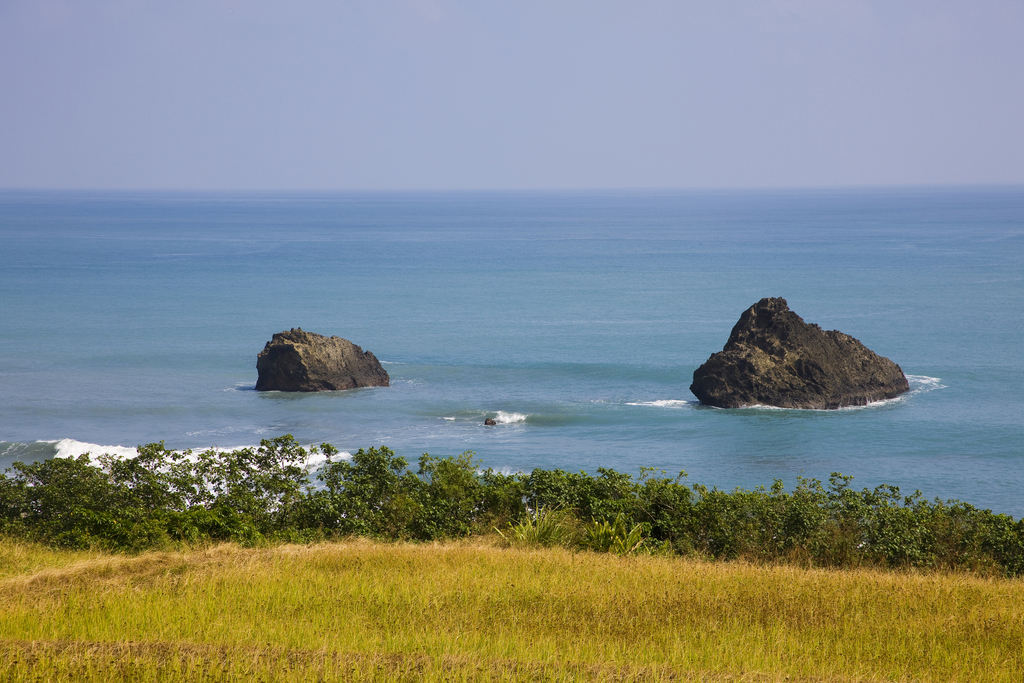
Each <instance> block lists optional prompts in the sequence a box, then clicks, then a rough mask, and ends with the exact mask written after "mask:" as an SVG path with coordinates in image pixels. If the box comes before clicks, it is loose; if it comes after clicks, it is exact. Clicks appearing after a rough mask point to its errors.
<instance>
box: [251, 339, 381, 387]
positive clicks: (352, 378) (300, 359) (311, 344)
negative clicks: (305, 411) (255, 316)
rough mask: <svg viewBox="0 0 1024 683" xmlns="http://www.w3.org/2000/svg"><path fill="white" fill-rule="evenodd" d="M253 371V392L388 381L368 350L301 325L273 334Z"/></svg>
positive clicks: (365, 385) (375, 384)
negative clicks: (306, 330) (254, 377)
mask: <svg viewBox="0 0 1024 683" xmlns="http://www.w3.org/2000/svg"><path fill="white" fill-rule="evenodd" d="M256 370H257V371H258V372H259V378H258V379H257V380H256V391H335V390H338V389H355V388H356V387H386V386H388V385H389V384H390V382H391V379H390V378H389V377H388V373H387V372H386V371H385V370H384V368H382V367H381V365H380V361H378V360H377V358H376V357H375V356H374V355H373V354H372V353H370V352H369V351H363V350H362V349H361V348H359V347H358V346H356V345H355V344H353V343H352V342H350V341H348V340H347V339H342V338H341V337H325V336H323V335H320V334H313V333H312V332H305V331H303V329H302V328H301V327H300V328H298V329H295V328H293V329H292V330H290V331H288V332H278V333H277V334H275V335H274V336H273V338H272V339H271V340H270V341H268V342H267V345H266V346H265V347H263V351H262V352H261V353H260V354H259V355H258V356H257V357H256Z"/></svg>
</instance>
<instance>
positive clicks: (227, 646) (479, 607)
mask: <svg viewBox="0 0 1024 683" xmlns="http://www.w3.org/2000/svg"><path fill="white" fill-rule="evenodd" d="M33 552H42V551H39V550H36V551H33ZM52 555H53V559H51V560H49V561H46V560H43V559H36V560H35V561H33V562H29V561H22V563H21V565H20V566H21V567H22V569H21V570H12V569H11V568H9V567H7V566H6V565H5V566H0V575H2V576H6V577H7V578H4V579H3V580H2V581H0V639H2V642H0V671H2V672H4V673H3V674H0V675H6V676H7V677H8V678H9V679H11V680H19V679H21V678H26V677H27V678H35V677H40V678H41V679H42V680H97V681H98V680H132V681H135V680H139V681H144V680H154V681H155V680H236V679H239V680H240V679H246V680H280V681H292V680H295V681H298V680H317V679H322V680H336V679H345V680H677V681H785V680H788V681H797V680H799V681H822V682H825V681H834V682H837V683H838V682H839V681H944V682H945V681H965V682H966V681H1008V682H1009V681H1013V682H1014V683H1019V682H1020V681H1022V680H1024V582H1022V581H1019V580H1015V581H1011V580H1005V579H982V578H977V577H973V576H969V575H958V574H920V573H892V572H879V571H823V570H803V569H797V568H793V567H757V566H751V565H745V564H716V563H704V562H696V561H688V560H681V559H676V558H661V557H626V558H620V557H616V556H613V555H604V554H595V553H574V552H570V551H566V550H561V549H551V550H524V549H503V548H498V547H495V546H494V545H491V544H489V543H488V542H486V541H477V542H467V543H450V544H444V545H411V544H409V545H403V544H376V543H371V542H366V541H355V542H350V543H337V544H324V545H315V546H280V547H276V548H268V549H258V550H245V549H241V548H238V547H235V546H217V547H213V548H209V549H205V550H199V551H195V552H188V553H173V552H163V553H149V554H145V555H142V556H139V557H134V558H129V557H121V556H101V555H93V556H67V557H65V560H64V562H61V561H59V558H60V557H63V556H61V555H60V554H59V553H52ZM6 557H7V555H4V554H2V553H0V559H3V558H6ZM15 569H17V568H15Z"/></svg>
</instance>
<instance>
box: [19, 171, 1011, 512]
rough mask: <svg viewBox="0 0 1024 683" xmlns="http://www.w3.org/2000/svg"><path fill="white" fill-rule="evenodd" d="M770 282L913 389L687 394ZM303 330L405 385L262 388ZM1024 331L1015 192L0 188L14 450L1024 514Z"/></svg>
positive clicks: (28, 454) (26, 454) (767, 292)
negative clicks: (275, 353)
mask: <svg viewBox="0 0 1024 683" xmlns="http://www.w3.org/2000/svg"><path fill="white" fill-rule="evenodd" d="M765 296H782V297H785V298H786V299H787V300H788V302H789V304H790V307H791V308H792V309H793V310H794V311H796V312H797V313H798V314H799V315H801V316H802V317H803V318H804V319H805V320H807V321H808V322H815V323H818V324H820V325H821V326H822V327H824V328H826V329H839V330H841V331H843V332H846V333H848V334H851V335H853V336H854V337H856V338H858V339H860V340H861V341H862V342H864V343H865V344H866V345H867V346H868V347H869V348H871V349H873V350H874V351H876V352H878V353H880V354H882V355H884V356H888V357H889V358H892V359H893V360H894V361H896V362H897V363H899V364H900V365H901V366H902V368H903V370H904V372H905V373H906V374H907V375H908V376H909V377H910V382H911V387H912V391H911V392H910V394H908V395H906V396H905V397H903V398H900V399H897V400H894V401H891V402H887V403H883V404H878V405H874V406H869V407H867V408H862V409H851V410H841V411H828V412H825V411H793V410H775V409H763V408H752V409H744V410H717V409H713V408H708V407H704V406H700V405H699V404H698V403H697V402H696V399H695V398H694V397H693V395H692V394H691V393H690V391H689V388H688V387H689V384H690V382H691V378H692V373H693V370H694V369H695V368H696V367H697V366H698V365H700V364H701V363H702V362H703V361H704V360H706V359H707V357H708V356H709V355H710V354H711V353H713V352H715V351H718V350H721V348H722V346H723V344H724V343H725V341H726V339H727V338H728V336H729V332H730V330H731V328H732V326H733V324H734V323H735V322H736V320H737V318H738V317H739V315H740V313H741V312H742V311H743V310H744V309H746V308H747V307H749V306H750V305H751V304H753V303H754V302H756V301H757V300H758V299H760V298H762V297H765ZM299 326H301V327H302V328H303V329H306V330H309V331H313V332H319V333H321V334H326V335H333V334H336V335H339V336H342V337H345V338H347V339H351V340H352V341H354V342H355V343H357V344H359V345H361V346H362V347H363V348H365V349H369V350H371V351H373V352H374V354H376V355H377V357H378V358H380V359H381V360H382V361H384V362H385V368H386V369H387V370H388V372H389V373H390V375H391V378H392V386H391V387H389V388H379V389H361V390H355V391H351V392H337V393H323V394H302V395H299V394H282V393H257V392H255V391H253V390H252V387H253V385H254V384H255V381H256V367H255V363H256V354H257V353H258V352H259V351H260V350H261V349H262V348H263V345H264V343H265V342H266V341H267V340H269V339H270V336H271V335H272V334H273V333H274V332H279V331H281V330H284V329H288V328H291V327H299ZM1022 340H1024V189H1022V188H1009V189H1006V188H1004V189H1000V188H988V189H932V190H888V191H877V190H873V191H869V190H849V191H832V192H829V191H803V192H795V191H794V192H782V191H778V192H769V191H765V192H702V193H610V192H609V193H581V194H564V193H563V194H558V193H546V194H544V193H504V194H502V193H495V194H486V193H471V194H457V193H453V194H416V193H402V194H358V195H357V194H352V195H227V194H114V193H56V192H53V193H41V192H40V193H32V192H6V193H0V442H2V443H0V466H7V465H8V464H9V463H10V462H12V461H13V460H15V459H28V458H36V457H49V456H52V455H54V454H60V455H68V454H75V453H80V452H84V451H91V452H93V453H94V454H95V453H97V452H100V451H113V450H116V448H115V447H123V448H124V449H125V450H126V451H127V450H130V448H131V447H133V446H135V445H137V444H140V443H149V442H152V441H158V440H164V441H165V442H166V443H167V445H168V446H169V447H176V448H185V447H192V448H203V447H208V446H212V445H216V446H221V447H234V446H242V445H251V444H255V443H258V441H259V440H260V439H261V438H267V437H271V436H278V435H281V434H284V433H291V434H294V435H295V436H296V438H298V439H299V440H300V441H301V442H303V443H312V442H317V443H319V442H321V441H329V442H331V443H333V444H335V445H336V446H337V447H339V448H341V449H342V450H346V451H350V452H351V451H354V450H355V449H358V448H360V447H368V446H374V445H381V444H384V445H387V446H389V447H391V448H392V449H394V450H395V451H396V452H398V453H399V454H400V455H403V456H405V457H406V458H408V459H409V460H410V461H414V460H415V459H416V458H417V457H418V456H419V455H420V454H421V453H423V452H425V451H426V452H430V453H432V454H435V455H443V454H452V453H461V452H462V451H465V450H473V451H475V452H476V454H477V456H478V457H479V458H480V459H481V460H482V462H483V465H484V466H490V467H494V468H497V469H506V470H530V469H532V468H534V467H544V468H554V467H561V468H565V469H570V470H578V469H585V470H588V471H594V470H595V469H596V468H597V467H602V466H604V467H613V468H615V469H618V470H621V471H625V472H631V473H636V472H637V470H638V468H639V467H640V466H650V467H655V468H659V469H664V470H666V471H667V472H669V473H670V474H673V475H674V474H676V473H678V472H679V471H680V470H686V472H688V473H689V479H690V481H692V482H699V483H703V484H706V485H709V486H712V485H713V486H718V487H720V488H732V487H735V486H743V487H752V486H756V485H760V484H765V485H770V484H771V483H772V480H773V479H775V478H781V479H783V480H784V482H785V483H786V485H787V486H792V485H794V484H795V482H796V477H797V476H798V475H803V476H807V477H816V478H819V479H827V477H828V476H829V473H831V472H833V471H839V472H842V473H844V474H849V475H853V476H854V477H855V479H854V485H856V486H875V485H877V484H879V483H889V484H894V485H898V486H900V487H901V489H902V490H904V491H906V492H912V491H913V490H914V489H921V490H922V491H923V492H924V494H925V495H926V496H928V497H934V496H938V497H941V498H960V499H962V500H966V501H968V502H971V503H974V504H976V505H979V506H982V507H990V508H992V509H994V510H996V511H998V512H1007V513H1010V514H1013V515H1014V516H1015V517H1020V516H1022V515H1024V496H1022V492H1024V397H1022V390H1024V357H1022V356H1024V354H1022V351H1024V341H1022ZM489 416H490V417H494V416H496V417H498V419H499V421H500V422H501V424H499V425H498V426H497V427H491V428H487V427H484V426H483V420H484V418H485V417H489Z"/></svg>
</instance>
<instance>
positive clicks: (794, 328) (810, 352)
mask: <svg viewBox="0 0 1024 683" xmlns="http://www.w3.org/2000/svg"><path fill="white" fill-rule="evenodd" d="M909 388H910V386H909V385H908V383H907V378H906V376H905V375H904V374H903V370H901V369H900V366H898V365H896V363H894V362H892V361H891V360H889V359H888V358H884V357H882V356H879V355H878V354H876V353H874V352H873V351H871V350H870V349H868V348H867V347H866V346H864V345H863V344H861V343H860V342H859V341H857V340H856V339H854V338H853V337H851V336H850V335H848V334H843V333H842V332H838V331H836V330H828V331H825V330H822V329H821V328H820V327H818V326H817V325H814V324H809V323H805V322H804V320H803V318H801V317H800V316H799V315H797V314H796V313H794V312H793V311H791V310H789V305H788V304H787V303H786V300H785V299H781V298H765V299H761V300H760V301H758V302H757V303H756V304H754V305H753V306H751V307H750V308H748V309H747V310H746V311H744V312H743V315H741V316H740V319H739V322H737V323H736V325H735V327H733V328H732V334H731V335H729V341H728V342H726V344H725V348H724V349H722V350H721V351H719V352H718V353H715V354H713V355H712V356H711V357H710V358H708V360H707V362H705V363H704V364H703V365H701V366H700V367H699V368H697V370H695V371H694V373H693V384H691V385H690V391H692V392H693V394H694V395H695V396H696V397H697V398H699V399H700V402H701V403H704V404H707V405H711V406H716V407H718V408H742V407H745V406H753V405H766V406H776V407H779V408H813V409H835V408H843V407H846V406H863V405H867V404H868V403H873V402H875V401H882V400H885V399H890V398H894V397H896V396H899V395H900V394H902V393H903V392H905V391H907V390H908V389H909Z"/></svg>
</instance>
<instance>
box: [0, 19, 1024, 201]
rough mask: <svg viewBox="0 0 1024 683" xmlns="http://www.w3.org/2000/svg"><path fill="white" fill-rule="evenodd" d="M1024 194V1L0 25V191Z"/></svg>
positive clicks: (39, 21)
mask: <svg viewBox="0 0 1024 683" xmlns="http://www.w3.org/2000/svg"><path fill="white" fill-rule="evenodd" d="M973 183H1024V0H969V1H967V0H965V1H963V2H947V1H944V0H923V1H920V2H915V1H910V2H902V1H899V0H880V1H874V0H818V1H812V0H778V1H775V2H772V1H764V2H754V1H749V2H748V1H743V0H736V1H729V0H713V1H709V2H683V1H681V0H675V1H673V2H657V1H642V0H634V1H633V2H614V3H613V2H600V1H596V0H586V1H580V2H559V1H554V0H542V1H537V2H532V1H529V0H517V1H516V2H495V1H488V2H483V1H481V2H458V1H447V0H436V1H435V0H411V1H410V0H396V1H394V2H390V1H387V0H378V1H374V2H370V1H366V2H342V1H338V0H332V1H325V2H308V1H304V0H289V1H288V2H261V1H256V0H252V1H250V0H202V1H193V0H174V1H171V0H166V1H161V2H155V1H154V2H147V1H142V0H76V1H73V2H63V1H60V0H45V1H41V0H0V187H6V188H16V187H31V188H123V189H252V190H259V189H277V190H349V189H527V188H541V189H548V188H550V189H556V188H699V187H792V186H847V185H876V186H877V185H922V184H923V185H929V184H973Z"/></svg>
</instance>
